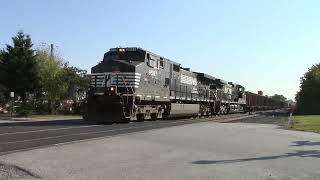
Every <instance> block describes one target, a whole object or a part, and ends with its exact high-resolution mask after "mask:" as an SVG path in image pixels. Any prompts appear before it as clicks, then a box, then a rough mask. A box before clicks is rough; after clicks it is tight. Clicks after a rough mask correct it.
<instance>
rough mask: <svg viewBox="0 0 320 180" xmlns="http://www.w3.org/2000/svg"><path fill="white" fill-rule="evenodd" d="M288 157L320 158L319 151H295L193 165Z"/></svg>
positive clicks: (199, 162) (206, 161) (196, 162)
mask: <svg viewBox="0 0 320 180" xmlns="http://www.w3.org/2000/svg"><path fill="white" fill-rule="evenodd" d="M288 157H303V158H305V157H313V158H320V151H319V150H308V151H295V152H293V153H286V154H283V155H277V156H262V157H255V158H244V159H230V160H198V161H193V162H192V164H226V163H237V162H248V161H261V160H272V159H281V158H288Z"/></svg>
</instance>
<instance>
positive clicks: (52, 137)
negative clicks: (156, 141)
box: [0, 120, 195, 145]
mask: <svg viewBox="0 0 320 180" xmlns="http://www.w3.org/2000/svg"><path fill="white" fill-rule="evenodd" d="M187 121H191V120H187ZM193 121H195V120H193ZM180 122H185V121H177V122H171V123H161V124H151V125H146V126H139V127H128V128H122V129H111V130H107V131H95V132H85V133H74V134H67V135H61V136H50V137H44V138H35V139H26V140H21V141H12V142H5V143H0V145H1V144H16V143H22V142H30V141H38V140H45V139H55V138H62V137H68V136H77V135H86V134H98V133H104V132H112V131H121V130H128V129H138V128H144V127H152V126H156V125H164V124H176V123H180Z"/></svg>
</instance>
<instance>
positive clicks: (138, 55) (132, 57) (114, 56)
mask: <svg viewBox="0 0 320 180" xmlns="http://www.w3.org/2000/svg"><path fill="white" fill-rule="evenodd" d="M109 60H129V61H141V62H144V60H145V52H143V51H125V52H120V51H115V52H111V51H109V52H107V53H105V55H104V58H103V61H109Z"/></svg>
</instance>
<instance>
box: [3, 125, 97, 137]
mask: <svg viewBox="0 0 320 180" xmlns="http://www.w3.org/2000/svg"><path fill="white" fill-rule="evenodd" d="M96 126H103V125H89V126H78V127H65V128H51V129H40V130H34V131H20V132H12V133H2V134H0V136H3V135H13V134H27V133H34V132H43V131H57V130H64V129H78V128H86V127H96Z"/></svg>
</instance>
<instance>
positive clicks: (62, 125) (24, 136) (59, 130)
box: [0, 114, 257, 155]
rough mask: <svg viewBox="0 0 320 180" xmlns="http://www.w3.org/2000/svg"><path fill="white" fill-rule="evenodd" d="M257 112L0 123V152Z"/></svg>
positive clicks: (242, 116)
mask: <svg viewBox="0 0 320 180" xmlns="http://www.w3.org/2000/svg"><path fill="white" fill-rule="evenodd" d="M254 116H257V115H248V114H230V115H224V116H217V117H216V116H214V117H205V118H194V119H192V118H188V119H174V120H158V121H144V122H132V123H128V124H111V125H96V124H92V123H91V124H90V123H89V122H85V121H83V120H81V119H78V120H59V121H52V122H50V121H43V122H15V123H2V124H0V155H4V154H8V153H13V152H17V151H22V150H29V149H34V148H40V147H46V146H52V145H55V146H58V145H63V144H67V143H74V142H79V141H84V140H88V139H95V138H103V137H112V136H116V135H122V134H128V133H135V132H141V131H146V130H152V129H159V128H164V127H171V126H179V125H185V124H191V123H198V122H206V121H212V122H220V123H223V122H231V121H236V120H239V119H240V118H249V117H254Z"/></svg>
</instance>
